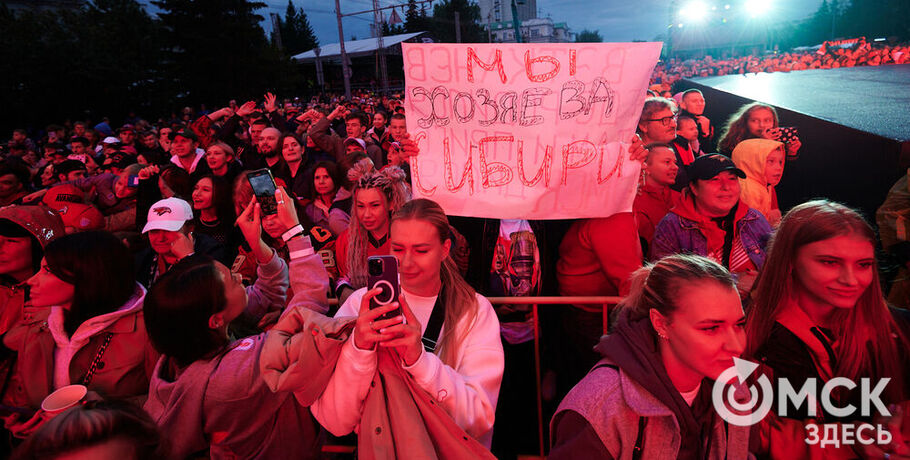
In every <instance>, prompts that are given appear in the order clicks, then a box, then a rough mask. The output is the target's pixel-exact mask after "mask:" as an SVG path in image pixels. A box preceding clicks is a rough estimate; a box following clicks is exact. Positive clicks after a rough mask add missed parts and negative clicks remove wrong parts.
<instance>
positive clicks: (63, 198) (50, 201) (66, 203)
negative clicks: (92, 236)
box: [41, 184, 104, 232]
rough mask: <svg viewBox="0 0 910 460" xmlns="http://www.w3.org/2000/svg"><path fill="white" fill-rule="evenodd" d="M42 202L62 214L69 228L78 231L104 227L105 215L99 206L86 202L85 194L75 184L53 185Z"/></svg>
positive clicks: (61, 216)
mask: <svg viewBox="0 0 910 460" xmlns="http://www.w3.org/2000/svg"><path fill="white" fill-rule="evenodd" d="M41 201H42V203H44V205H45V206H47V207H48V208H50V209H53V210H54V211H56V212H57V214H59V215H60V219H61V220H63V225H64V226H65V227H66V228H67V229H73V230H75V231H77V232H82V231H86V230H101V229H103V228H104V216H103V215H102V214H101V211H99V210H98V208H96V207H94V206H92V205H90V204H86V203H85V194H84V193H83V191H82V190H81V189H79V188H78V187H76V186H75V185H69V184H64V185H58V186H56V187H52V188H51V189H50V190H48V191H47V193H45V194H44V198H42V199H41Z"/></svg>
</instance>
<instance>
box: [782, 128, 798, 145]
mask: <svg viewBox="0 0 910 460" xmlns="http://www.w3.org/2000/svg"><path fill="white" fill-rule="evenodd" d="M778 129H779V131H778V134H777V140H778V141H779V142H783V143H784V144H789V143H790V142H793V139H794V138H796V137H797V136H799V130H798V129H797V128H796V126H781V127H780V128H778Z"/></svg>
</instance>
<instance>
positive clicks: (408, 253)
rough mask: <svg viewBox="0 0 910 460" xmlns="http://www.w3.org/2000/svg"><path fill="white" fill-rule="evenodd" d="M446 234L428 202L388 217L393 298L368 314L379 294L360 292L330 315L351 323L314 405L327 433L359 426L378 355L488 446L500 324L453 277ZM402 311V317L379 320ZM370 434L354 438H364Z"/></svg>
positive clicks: (441, 217)
mask: <svg viewBox="0 0 910 460" xmlns="http://www.w3.org/2000/svg"><path fill="white" fill-rule="evenodd" d="M450 235H451V234H450V230H449V223H448V220H447V219H446V216H445V213H444V212H443V210H442V208H441V207H440V206H439V205H438V204H436V203H434V202H432V201H430V200H426V199H418V200H414V201H411V202H408V203H407V204H405V205H404V206H402V207H401V209H400V210H399V211H397V212H396V213H395V214H394V217H393V218H392V224H391V252H392V254H393V255H394V256H395V257H396V258H397V259H398V263H399V268H398V273H399V275H400V279H401V296H400V297H399V302H393V303H391V304H389V305H385V306H382V307H380V308H376V309H372V310H371V309H370V307H369V304H370V299H371V298H372V297H373V296H375V295H376V294H378V293H379V292H380V290H379V289H373V290H370V291H367V290H366V288H363V289H359V290H358V291H356V292H355V293H354V294H352V295H351V296H350V297H349V298H348V299H347V301H346V302H345V303H344V305H342V307H341V308H340V309H339V311H338V313H337V314H336V315H335V316H336V317H345V316H356V317H357V320H356V323H355V326H354V332H353V333H352V334H351V336H350V338H349V339H348V340H347V342H346V343H345V344H344V345H343V347H342V350H341V356H340V357H339V358H338V364H337V365H336V367H335V371H334V375H333V376H332V378H331V380H330V381H329V384H328V387H327V388H326V389H325V392H323V394H322V396H321V397H320V398H319V400H318V401H317V402H316V404H314V405H313V407H312V410H313V415H314V416H315V417H316V419H317V420H319V422H320V423H321V424H322V425H323V426H324V427H325V428H326V429H328V430H329V431H331V432H332V433H334V434H336V435H343V434H347V433H350V432H351V431H352V430H355V429H356V428H357V427H358V426H359V425H360V419H361V416H362V406H363V403H364V400H366V398H367V396H368V394H369V393H370V391H371V390H372V388H373V387H372V386H371V384H370V383H371V382H372V381H373V377H374V374H375V373H376V372H377V366H378V354H379V350H380V349H384V350H390V351H391V352H393V353H394V354H395V355H396V356H397V357H398V360H399V362H400V365H401V366H402V367H403V368H404V369H405V370H406V371H407V372H408V373H409V374H410V376H411V377H413V380H414V382H415V383H416V384H417V386H418V387H419V388H420V389H422V390H423V391H426V392H427V393H429V394H430V395H433V397H434V398H435V399H436V401H437V403H438V404H439V406H440V407H442V408H443V409H444V410H445V411H446V412H447V413H448V415H449V416H451V418H452V420H454V422H455V423H456V424H457V425H458V426H459V427H460V428H461V429H463V430H464V431H466V432H467V433H468V434H469V435H470V436H472V437H474V438H475V439H476V440H478V441H479V442H480V443H481V444H483V445H484V446H486V447H487V448H489V446H490V441H491V439H492V428H493V421H494V414H495V412H496V401H497V398H498V395H499V385H500V383H501V381H502V373H503V365H504V364H503V351H502V343H501V342H500V338H499V321H498V320H497V319H496V314H495V312H494V311H493V307H492V305H490V302H489V301H488V300H486V298H484V297H483V296H481V295H479V294H477V293H476V292H474V290H473V289H472V288H471V287H470V286H469V285H468V284H467V283H466V282H465V281H464V279H463V278H462V277H461V275H459V274H458V270H457V269H456V268H455V263H454V261H453V260H452V258H451V257H450V255H449V251H450V249H451V247H452V240H451V236H450ZM399 307H400V308H401V312H402V314H401V315H398V316H396V317H394V318H391V319H385V320H380V319H379V316H380V315H382V314H384V313H387V312H390V311H392V310H394V309H396V308H399ZM437 309H442V310H443V311H444V313H443V314H442V318H443V323H442V326H441V329H440V331H438V332H439V336H438V341H436V345H435V346H426V347H425V345H424V343H425V342H424V341H423V340H422V337H423V335H424V334H425V333H426V329H427V324H428V322H429V321H430V320H431V317H432V316H434V315H438V314H439V313H437V312H436V311H437ZM369 430H370V431H369V434H368V433H367V432H361V436H371V435H372V433H373V431H372V430H373V428H372V427H371V428H369ZM392 436H393V437H398V436H403V434H402V433H399V434H397V435H396V434H395V433H393V434H392Z"/></svg>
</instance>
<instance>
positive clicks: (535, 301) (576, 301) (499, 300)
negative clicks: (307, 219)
mask: <svg viewBox="0 0 910 460" xmlns="http://www.w3.org/2000/svg"><path fill="white" fill-rule="evenodd" d="M487 299H488V300H489V301H490V303H492V304H493V305H531V315H532V316H533V317H534V372H535V375H536V380H537V382H536V383H537V439H538V445H537V448H538V454H539V455H540V458H545V456H544V452H545V449H544V426H545V425H546V423H545V422H544V419H543V395H542V389H541V367H540V321H539V315H538V306H539V305H601V306H603V307H608V306H610V305H616V304H618V303H619V301H620V300H622V297H616V296H574V297H569V296H566V297H559V296H538V297H487ZM329 303H330V304H332V305H336V304H337V303H338V301H337V300H336V299H330V300H329ZM609 311H610V309H609V308H603V331H604V333H605V334H606V332H607V325H608V323H609ZM353 451H354V448H353V447H350V446H339V445H326V446H325V447H323V452H326V453H353Z"/></svg>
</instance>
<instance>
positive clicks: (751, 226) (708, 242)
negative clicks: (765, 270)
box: [650, 192, 771, 269]
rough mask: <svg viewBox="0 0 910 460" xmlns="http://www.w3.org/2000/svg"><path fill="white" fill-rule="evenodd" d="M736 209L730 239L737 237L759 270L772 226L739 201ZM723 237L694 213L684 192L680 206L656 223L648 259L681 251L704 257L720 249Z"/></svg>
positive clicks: (715, 228)
mask: <svg viewBox="0 0 910 460" xmlns="http://www.w3.org/2000/svg"><path fill="white" fill-rule="evenodd" d="M735 209H736V211H735V213H734V218H733V222H734V223H733V230H734V235H733V238H734V239H736V238H739V242H740V243H741V244H742V245H743V248H744V249H745V250H746V254H747V255H748V256H749V259H750V260H751V261H752V263H753V264H755V267H756V268H758V269H761V267H762V265H764V263H765V247H766V246H767V244H768V240H769V239H770V238H771V225H770V224H768V221H767V220H766V219H765V218H764V217H763V216H762V215H761V213H759V212H758V211H756V210H754V209H751V208H749V207H748V206H746V205H745V204H743V203H742V202H741V201H740V202H738V203H737V204H736V208H735ZM724 235H725V232H724V231H723V230H722V229H721V228H720V227H718V225H717V224H716V223H715V222H714V221H713V220H712V219H710V218H708V217H706V216H703V215H701V214H699V213H698V211H696V210H695V197H693V196H692V194H691V193H688V192H684V193H683V194H682V197H681V199H680V201H679V203H678V204H677V205H676V206H675V207H674V208H673V209H671V210H670V212H669V213H668V214H667V215H666V216H664V218H663V219H662V220H661V221H660V223H658V224H657V229H655V231H654V239H653V240H652V241H651V257H650V260H659V259H660V258H661V257H664V256H668V255H671V254H679V253H683V252H690V253H692V254H696V255H699V256H705V257H707V256H708V255H709V254H711V253H714V252H715V251H716V250H717V249H718V248H720V247H722V246H723V243H724Z"/></svg>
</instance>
